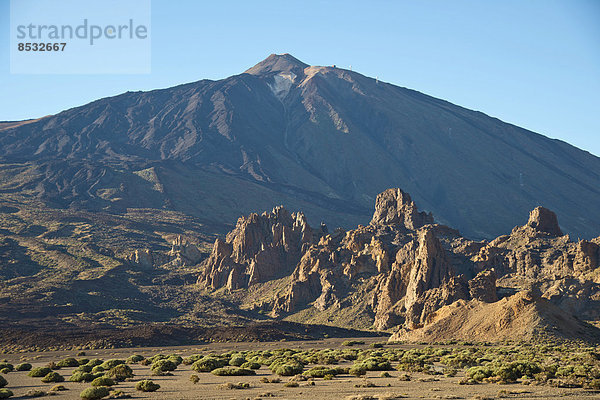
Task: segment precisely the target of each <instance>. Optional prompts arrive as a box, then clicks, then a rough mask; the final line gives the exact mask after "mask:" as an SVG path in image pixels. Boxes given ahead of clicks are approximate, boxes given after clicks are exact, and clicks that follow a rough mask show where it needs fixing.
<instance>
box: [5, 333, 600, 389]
mask: <svg viewBox="0 0 600 400" xmlns="http://www.w3.org/2000/svg"><path fill="white" fill-rule="evenodd" d="M362 340H364V341H365V342H366V344H365V345H362V346H360V347H366V346H368V345H369V344H370V343H372V342H377V341H381V338H365V339H362ZM342 341H344V339H325V340H320V341H305V342H263V343H215V344H210V345H207V346H180V347H164V348H134V349H114V350H89V351H86V358H102V359H110V358H120V359H125V358H126V357H128V356H129V355H131V354H141V355H143V356H145V357H150V356H152V355H154V354H157V353H163V354H172V353H177V354H180V355H181V356H184V357H185V356H187V355H191V354H195V353H201V352H206V351H207V350H209V351H217V352H225V351H228V350H250V349H257V350H267V349H279V348H298V349H308V348H339V347H340V346H341V342H342ZM357 347H358V346H357ZM404 347H406V346H404ZM69 356H75V352H44V353H22V354H9V355H5V356H4V357H3V358H6V359H7V360H8V361H9V362H11V363H14V364H17V363H19V362H24V361H26V362H30V363H31V364H33V366H34V367H36V366H43V365H46V364H47V363H48V362H50V361H59V360H61V359H63V358H65V357H69ZM342 365H343V364H342ZM348 365H350V364H348ZM73 369H74V368H63V369H61V370H59V371H57V372H59V373H60V374H61V375H63V376H65V378H66V379H67V380H68V378H69V376H70V375H71V372H72V371H73ZM132 369H133V371H134V373H135V380H136V381H137V380H139V379H152V380H153V381H154V382H156V383H159V384H160V385H161V388H160V389H159V390H158V391H157V392H154V393H141V392H136V390H135V382H133V381H132V382H121V383H119V384H118V385H116V386H115V389H119V390H122V391H124V392H125V393H127V394H129V395H131V398H134V399H136V398H150V399H161V400H167V399H168V400H170V399H177V400H180V399H257V398H269V397H272V398H274V399H346V398H351V397H352V396H373V397H375V398H395V397H392V396H393V395H396V396H397V398H407V399H498V398H513V399H538V400H543V399H556V398H570V399H600V394H599V393H593V392H589V391H585V390H582V389H563V388H552V387H548V386H523V385H520V384H511V385H498V384H479V385H474V386H462V385H458V381H459V380H460V379H461V377H462V374H461V373H459V374H458V375H457V376H456V377H451V378H450V377H445V376H443V375H439V376H431V375H426V374H419V373H412V374H410V375H411V377H412V380H411V381H401V380H399V379H398V376H399V375H400V374H401V373H399V372H398V371H390V374H391V375H392V377H391V378H381V377H380V372H369V373H368V374H367V376H366V378H356V377H352V376H349V375H345V376H338V377H336V378H334V379H333V380H323V379H318V378H317V379H314V386H313V385H311V383H310V382H311V381H306V382H299V383H300V386H299V387H296V388H292V387H284V383H285V382H287V381H289V380H290V378H289V377H281V383H262V382H260V379H261V378H262V377H268V378H275V377H276V376H275V375H272V374H271V372H270V371H269V370H268V369H267V368H265V367H262V368H261V369H259V370H258V371H257V375H256V376H251V377H218V376H214V375H212V374H211V373H196V372H194V371H192V370H191V366H189V365H183V364H182V365H180V366H179V368H178V369H177V370H176V371H174V373H173V375H172V376H151V372H150V367H149V366H141V365H132ZM192 374H197V375H198V376H199V377H200V382H198V383H197V384H193V383H192V382H190V380H189V378H190V376H191V375H192ZM4 376H5V378H6V379H7V380H8V382H9V384H8V386H7V388H9V389H10V390H12V391H13V392H14V394H15V396H14V397H13V398H15V399H16V398H24V397H23V396H24V395H25V393H27V391H29V390H32V389H38V390H44V391H47V390H49V389H50V388H51V387H52V386H54V384H45V383H42V382H41V381H40V379H41V378H31V377H28V376H27V372H10V373H8V374H6V375H4ZM365 380H366V381H369V382H371V383H373V384H375V385H376V386H375V387H368V388H362V387H361V388H357V387H355V385H356V384H361V383H363V382H364V381H365ZM228 382H231V383H238V382H247V383H249V384H250V386H251V388H250V389H224V388H221V387H220V386H221V385H223V384H225V383H228ZM61 384H62V385H64V386H65V387H66V388H67V389H68V390H67V391H62V392H58V394H56V396H54V397H53V398H55V399H57V400H63V399H64V400H67V399H73V400H74V399H79V393H80V392H81V391H82V390H83V389H85V388H87V387H89V386H90V385H89V383H74V382H68V381H67V382H63V383H61ZM386 395H387V396H389V397H382V396H386Z"/></svg>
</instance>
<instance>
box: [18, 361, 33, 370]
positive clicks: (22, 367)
mask: <svg viewBox="0 0 600 400" xmlns="http://www.w3.org/2000/svg"><path fill="white" fill-rule="evenodd" d="M15 369H16V370H17V371H31V364H29V363H22V364H17V366H16V367H15Z"/></svg>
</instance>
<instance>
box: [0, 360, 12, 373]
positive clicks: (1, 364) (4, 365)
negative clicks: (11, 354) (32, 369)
mask: <svg viewBox="0 0 600 400" xmlns="http://www.w3.org/2000/svg"><path fill="white" fill-rule="evenodd" d="M5 369H6V370H8V372H12V371H13V370H14V369H15V367H14V366H13V365H12V364H11V363H8V362H6V361H2V362H0V370H5Z"/></svg>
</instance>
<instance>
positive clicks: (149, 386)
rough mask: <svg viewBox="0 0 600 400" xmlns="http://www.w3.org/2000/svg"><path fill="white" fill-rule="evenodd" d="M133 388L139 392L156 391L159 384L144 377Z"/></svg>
mask: <svg viewBox="0 0 600 400" xmlns="http://www.w3.org/2000/svg"><path fill="white" fill-rule="evenodd" d="M135 389H136V390H139V391H140V392H156V391H157V390H158V389H160V385H159V384H158V383H154V382H152V381H151V380H148V379H145V380H143V381H139V382H138V383H136V384H135Z"/></svg>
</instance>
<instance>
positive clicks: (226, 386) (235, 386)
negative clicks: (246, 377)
mask: <svg viewBox="0 0 600 400" xmlns="http://www.w3.org/2000/svg"><path fill="white" fill-rule="evenodd" d="M219 388H220V389H250V384H249V383H247V382H238V383H231V382H227V383H225V384H223V385H220V386H219Z"/></svg>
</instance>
